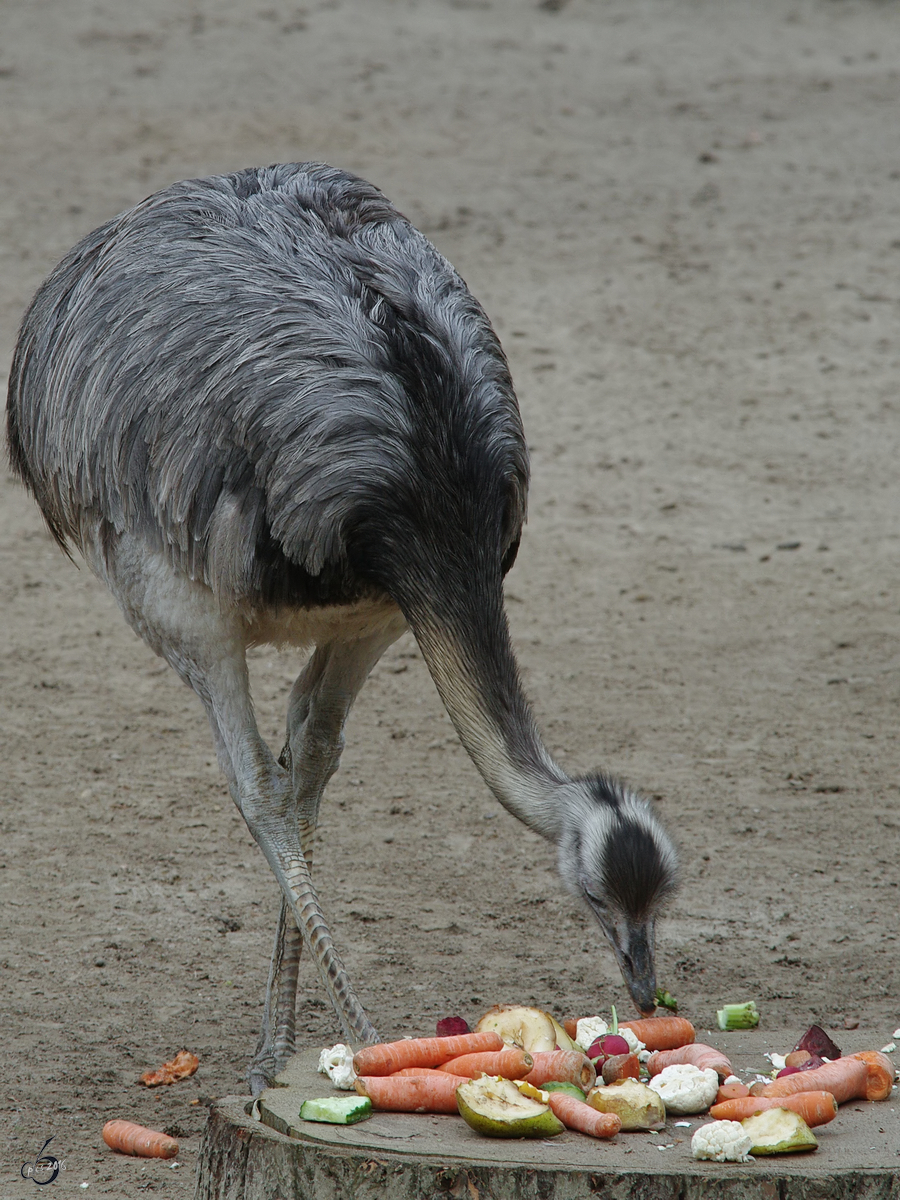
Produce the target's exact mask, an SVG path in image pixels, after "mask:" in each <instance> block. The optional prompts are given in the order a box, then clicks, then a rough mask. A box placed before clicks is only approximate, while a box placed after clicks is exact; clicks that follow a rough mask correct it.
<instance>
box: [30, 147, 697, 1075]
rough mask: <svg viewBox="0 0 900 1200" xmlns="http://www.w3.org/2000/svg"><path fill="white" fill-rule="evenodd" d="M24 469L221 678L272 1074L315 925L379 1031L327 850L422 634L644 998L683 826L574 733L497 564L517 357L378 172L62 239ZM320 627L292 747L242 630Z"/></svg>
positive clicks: (366, 1030)
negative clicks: (394, 668)
mask: <svg viewBox="0 0 900 1200" xmlns="http://www.w3.org/2000/svg"><path fill="white" fill-rule="evenodd" d="M8 435H9V447H10V457H11V462H12V465H13V467H14V469H15V470H16V471H17V472H18V473H19V475H20V476H21V477H22V478H23V479H24V480H25V482H26V484H27V485H28V486H29V487H30V488H31V490H32V492H33V493H34V495H35V497H36V499H37V501H38V503H39V505H40V507H41V509H42V511H43V513H44V516H45V518H46V520H47V523H48V525H49V527H50V529H51V531H52V532H53V534H54V536H55V537H56V539H57V540H58V541H59V543H60V544H61V545H62V546H63V547H65V548H66V549H68V547H69V546H70V545H74V546H76V547H78V549H80V550H81V552H82V553H83V554H84V555H85V557H86V559H87V561H88V562H89V563H90V565H91V567H92V568H93V569H94V570H95V571H96V572H97V574H98V575H100V577H101V578H102V579H104V581H105V582H106V583H107V584H108V585H109V587H110V588H111V590H112V591H113V593H114V594H115V595H116V597H117V599H118V601H119V603H120V605H121V607H122V609H123V611H124V613H125V615H126V617H127V619H128V620H129V621H130V622H131V624H132V625H133V627H134V628H135V629H136V630H137V631H138V632H139V633H140V634H141V636H142V637H144V638H145V639H146V640H147V642H148V643H149V644H150V645H151V646H152V647H153V648H154V649H155V650H156V651H157V652H158V653H160V654H162V655H164V656H165V658H166V659H167V660H168V661H169V662H170V663H171V665H172V666H173V667H174V668H175V669H176V670H177V671H178V672H179V674H180V675H181V677H182V678H183V679H184V680H185V682H187V683H189V684H190V685H191V686H192V687H193V688H194V689H195V690H196V691H197V693H198V695H199V696H200V697H201V699H202V700H203V702H204V705H205V706H206V709H207V713H208V715H209V719H210V723H211V726H212V731H213V737H214V740H215V743H216V748H217V752H218V755H219V761H220V763H221V765H222V768H223V770H224V771H225V774H226V776H227V778H228V780H229V785H230V787H231V791H232V794H233V796H234V799H235V801H236V803H237V804H238V806H239V808H240V809H241V812H242V813H243V815H244V817H245V819H246V820H247V824H248V826H249V828H250V830H251V832H252V833H253V835H254V837H255V838H256V840H257V841H258V843H259V845H260V847H261V849H262V850H263V852H264V854H265V855H266V857H267V859H268V861H269V863H270V865H271V866H272V869H273V871H274V873H275V875H276V877H277V879H278V881H279V883H280V885H281V888H282V894H283V907H282V915H281V919H280V922H279V931H278V934H277V937H276V947H275V953H274V955H273V966H272V971H271V972H270V979H269V987H268V991H267V1003H266V1018H265V1021H264V1027H263V1033H262V1036H261V1040H260V1046H259V1047H258V1050H257V1055H256V1058H255V1060H254V1066H253V1068H252V1070H251V1079H252V1083H253V1086H254V1088H258V1087H259V1086H262V1083H263V1082H264V1081H265V1080H266V1079H267V1078H269V1077H270V1076H271V1074H272V1072H273V1070H274V1069H277V1067H278V1066H279V1065H280V1063H281V1062H282V1061H283V1059H284V1057H285V1056H286V1054H287V1053H289V1052H290V1049H291V1048H292V1046H293V1009H294V992H295V988H296V964H297V956H298V955H299V949H300V944H301V943H300V934H298V932H297V928H299V930H300V931H301V933H302V937H303V938H304V939H305V941H306V942H307V943H308V945H309V946H310V949H311V951H312V953H313V955H314V957H315V959H316V962H317V965H318V967H319V970H320V974H321V976H322V979H323V981H324V982H325V985H326V988H327V989H328V992H329V995H330V996H331V999H332V1002H333V1003H334V1005H335V1008H336V1011H337V1012H338V1015H339V1017H340V1019H341V1021H342V1024H343V1026H344V1029H345V1032H346V1033H347V1035H348V1036H350V1037H354V1038H357V1039H367V1038H372V1037H374V1036H375V1031H374V1030H373V1029H372V1027H371V1025H370V1024H369V1022H368V1019H367V1018H366V1016H365V1012H364V1010H363V1009H362V1006H361V1005H360V1004H359V1002H358V1001H357V1000H356V997H355V995H354V993H353V990H352V988H351V986H350V984H349V980H348V979H347V977H346V972H345V971H344V969H343V966H342V964H341V962H340V959H339V958H338V956H337V955H336V953H335V951H334V947H333V945H332V943H331V939H330V935H329V934H328V931H327V927H326V925H325V922H324V918H323V917H322V915H321V910H320V909H319V907H318V900H317V898H316V895H315V891H314V889H313V887H312V883H311V880H310V877H309V865H310V862H311V852H312V834H313V831H314V829H315V826H316V821H317V817H318V807H319V802H320V800H321V796H322V792H323V790H324V787H325V784H326V783H327V780H328V778H329V777H330V775H331V774H332V773H333V771H334V770H335V769H336V768H337V764H338V760H339V757H340V750H341V747H342V744H343V725H344V721H345V719H346V715H347V712H348V711H349V708H350V705H351V704H352V702H353V699H354V697H355V696H356V694H357V693H358V691H359V688H360V687H361V686H362V683H363V682H364V680H365V678H366V676H367V674H368V672H369V671H370V670H371V667H372V666H373V665H374V663H375V662H376V661H377V659H378V657H379V656H380V655H381V653H383V651H384V649H385V648H386V646H387V645H389V644H390V643H391V642H392V641H393V640H395V638H396V637H397V636H399V634H400V633H401V632H402V631H403V629H404V627H405V624H407V623H408V625H409V627H410V628H411V629H412V631H413V633H414V634H415V636H416V638H417V640H418V642H419V645H420V647H421V649H422V653H423V656H424V657H425V660H426V662H427V664H428V667H429V670H430V671H431V674H432V676H433V678H434V680H435V683H436V685H437V687H438V691H439V693H440V695H441V697H442V699H443V701H444V703H445V705H446V707H447V709H448V712H449V713H450V716H451V718H452V719H453V721H454V724H455V726H456V728H457V730H458V732H459V734H460V737H461V738H462V740H463V743H464V744H465V746H466V748H467V750H468V751H469V753H470V754H471V755H472V757H473V759H474V761H475V763H476V765H477V766H478V768H479V770H480V771H481V773H482V775H483V776H484V778H485V780H486V782H487V783H488V785H489V786H490V787H491V788H492V790H493V791H494V792H495V794H496V795H497V797H498V798H499V799H500V801H501V802H502V803H503V804H504V805H505V806H506V807H507V808H508V809H509V810H510V811H511V812H512V813H514V814H515V815H516V816H517V817H519V818H520V819H521V820H523V821H524V822H525V823H526V824H528V825H529V826H531V828H533V829H535V830H537V831H538V832H540V833H541V834H543V835H544V836H545V837H548V838H550V839H551V840H552V841H554V842H555V843H556V845H557V846H558V848H559V863H560V871H561V874H562V876H563V878H564V880H565V882H566V883H567V885H568V886H569V887H570V888H572V890H573V891H574V892H575V893H576V894H578V895H579V896H581V897H582V899H583V900H584V901H585V902H586V903H587V904H588V905H589V906H590V907H591V908H592V909H593V911H594V912H595V914H596V915H597V917H598V919H599V920H600V923H601V925H602V927H603V929H604V930H605V932H606V934H607V936H608V937H609V938H610V941H611V942H612V945H613V949H614V951H615V953H616V955H617V958H618V961H619V964H620V966H621V968H622V971H623V975H624V977H625V979H626V982H627V983H628V985H629V988H630V990H631V992H632V995H633V997H634V998H635V1001H636V1003H637V1004H638V1007H639V1008H641V1009H642V1010H643V1011H647V1010H649V1009H651V1008H652V1006H653V987H654V986H655V978H654V970H653V954H652V943H653V929H654V921H655V918H656V915H657V913H658V911H659V908H660V906H661V904H662V903H663V902H664V900H665V898H666V897H667V895H668V894H669V893H670V892H671V890H672V888H673V886H674V882H675V854H674V850H673V848H672V845H671V843H670V841H669V839H668V838H667V837H666V835H665V833H664V832H663V830H662V829H661V827H660V826H659V824H658V822H657V821H656V818H655V817H654V816H653V814H652V811H651V810H650V807H649V805H648V804H647V803H646V801H643V800H641V799H640V798H638V797H636V796H634V795H633V794H632V793H631V792H629V791H627V790H626V789H623V788H622V787H621V786H620V785H618V784H615V783H614V782H611V781H610V780H608V779H606V778H604V777H592V778H586V779H580V780H579V779H575V780H573V779H570V778H569V777H568V776H567V775H566V774H565V773H564V772H563V771H561V769H560V768H559V767H558V766H557V765H556V764H555V763H554V762H553V761H552V759H551V758H550V756H549V755H548V754H547V752H546V750H545V749H544V747H543V745H542V743H541V740H540V737H539V735H538V732H537V729H536V727H535V723H534V720H533V717H532V714H531V710H530V707H529V705H528V703H527V700H526V699H525V697H524V693H523V691H522V687H521V683H520V680H519V675H518V669H517V666H516V662H515V658H514V655H513V652H512V647H511V644H510V639H509V634H508V629H507V625H506V618H505V614H504V610H503V596H502V579H503V575H504V573H505V572H506V571H507V570H508V569H509V566H510V565H511V563H512V561H513V559H514V558H515V554H516V550H517V547H518V543H519V537H520V534H521V528H522V524H523V521H524V518H525V502H526V492H527V484H528V463H527V452H526V446H525V438H524V434H523V431H522V426H521V421H520V417H519V411H518V406H517V403H516V399H515V394H514V391H513V387H512V382H511V380H510V376H509V371H508V369H507V364H506V361H505V358H504V356H503V353H502V350H501V348H500V346H499V343H498V341H497V339H496V337H495V335H494V333H493V331H492V329H491V327H490V324H489V322H488V320H487V318H486V316H485V314H484V312H483V311H482V309H481V308H480V306H479V305H478V303H477V302H476V301H475V300H474V298H473V297H472V296H471V294H470V293H469V291H468V289H467V288H466V286H465V284H464V283H463V282H462V280H461V279H460V278H459V276H458V275H457V274H456V272H455V271H454V270H453V268H452V267H451V266H450V265H449V263H447V261H446V260H445V259H444V258H443V257H442V256H441V255H440V254H439V253H438V252H437V250H435V248H434V247H433V246H432V245H431V244H430V243H429V242H428V241H427V240H426V239H425V238H424V237H423V236H422V235H421V234H420V233H418V232H417V231H416V230H415V229H414V228H413V227H412V226H411V225H410V224H409V223H408V222H407V221H406V220H405V219H404V218H403V217H401V216H400V214H399V213H397V211H396V210H395V209H394V208H393V207H392V206H391V205H390V204H389V203H388V201H387V200H386V199H385V198H384V197H383V196H382V195H381V193H380V192H378V191H377V190H376V189H375V188H374V187H372V186H371V185H369V184H367V183H365V182H363V181H362V180H359V179H357V178H355V177H353V176H351V175H348V174H346V173H344V172H341V171H338V170H335V169H333V168H331V167H327V166H324V165H321V164H305V165H300V166H297V165H289V166H277V167H270V168H267V169H263V170H248V171H243V172H239V173H237V174H234V175H230V176H217V177H213V178H210V179H202V180H192V181H188V182H184V183H179V184H176V185H174V186H173V187H170V188H168V189H166V190H165V191H163V192H160V193H158V194H157V195H154V196H151V197H150V198H149V199H147V200H146V201H144V202H143V203H142V204H139V205H138V206H136V207H135V208H134V209H132V210H130V211H129V212H126V213H124V214H122V215H121V216H119V217H116V218H115V219H113V220H112V221H110V222H108V223H107V224H106V225H104V226H102V227H101V228H100V229H98V230H96V231H95V232H94V233H92V234H90V235H89V236H88V237H87V238H85V239H84V240H83V241H82V242H81V243H80V244H79V245H78V246H76V247H75V248H74V249H73V250H72V251H71V252H70V253H69V254H68V255H67V256H66V258H65V259H64V260H63V261H62V262H61V263H60V264H59V266H58V267H57V268H56V270H55V271H54V272H53V273H52V274H51V275H50V277H49V278H48V280H47V281H46V282H45V283H44V285H43V286H42V287H41V289H40V290H39V291H38V293H37V295H36V297H35V299H34V301H33V302H32V305H31V307H30V308H29V310H28V312H27V313H26V315H25V318H24V321H23V325H22V330H21V333H20V337H19V341H18V344H17V347H16V352H15V356H14V360H13V366H12V372H11V376H10V388H9V407H8ZM265 641H270V642H280V643H288V644H293V645H297V646H300V647H315V649H314V652H313V654H312V657H311V658H310V660H309V662H308V663H307V666H306V668H305V669H304V671H303V673H302V674H301V676H300V678H299V679H298V681H297V683H296V684H295V686H294V689H293V691H292V693H291V699H290V703H289V706H288V723H287V726H288V727H287V741H286V744H285V748H284V750H283V751H282V754H281V757H280V758H279V759H278V760H277V761H276V760H275V759H274V758H273V756H272V755H271V753H270V751H269V749H268V747H267V746H266V745H265V743H264V742H263V740H262V738H261V737H260V735H259V732H258V730H257V728H256V724H255V720H254V718H253V714H252V705H251V702H250V697H249V685H248V683H247V674H246V662H245V652H246V648H247V646H248V645H250V644H252V643H254V642H265Z"/></svg>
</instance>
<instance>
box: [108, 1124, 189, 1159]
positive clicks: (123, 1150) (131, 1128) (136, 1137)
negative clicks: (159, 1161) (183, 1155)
mask: <svg viewBox="0 0 900 1200" xmlns="http://www.w3.org/2000/svg"><path fill="white" fill-rule="evenodd" d="M103 1140H104V1142H106V1144H107V1146H109V1148H110V1150H118V1151H119V1153H120V1154H133V1155H135V1156H136V1157H137V1158H174V1157H175V1155H176V1154H177V1153H178V1143H177V1142H176V1141H175V1139H174V1138H171V1137H169V1135H168V1134H167V1133H159V1132H158V1131H157V1130H156V1129H147V1128H146V1127H145V1126H143V1125H135V1123H134V1121H107V1122H106V1124H105V1125H104V1126H103Z"/></svg>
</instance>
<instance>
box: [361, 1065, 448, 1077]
mask: <svg viewBox="0 0 900 1200" xmlns="http://www.w3.org/2000/svg"><path fill="white" fill-rule="evenodd" d="M445 1074H446V1072H445V1071H442V1070H441V1069H440V1067H401V1069H400V1070H399V1071H395V1072H394V1073H393V1075H388V1076H381V1075H379V1076H378V1078H379V1079H382V1078H387V1079H396V1077H397V1076H398V1075H399V1076H401V1077H404V1076H407V1075H445Z"/></svg>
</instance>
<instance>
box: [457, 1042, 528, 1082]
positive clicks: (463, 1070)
mask: <svg viewBox="0 0 900 1200" xmlns="http://www.w3.org/2000/svg"><path fill="white" fill-rule="evenodd" d="M533 1066H534V1059H533V1058H532V1057H531V1055H530V1054H529V1053H528V1052H527V1051H525V1050H520V1049H519V1047H518V1046H507V1047H506V1049H505V1050H484V1051H482V1053H481V1054H461V1055H460V1056H459V1058H451V1059H450V1061H449V1062H446V1063H444V1065H443V1066H442V1067H439V1068H438V1070H439V1071H443V1072H446V1073H447V1074H448V1075H462V1076H463V1077H464V1078H466V1079H477V1078H478V1077H479V1075H502V1077H503V1078H504V1079H524V1078H525V1076H526V1075H527V1074H528V1072H529V1071H530V1070H531V1069H532V1067H533Z"/></svg>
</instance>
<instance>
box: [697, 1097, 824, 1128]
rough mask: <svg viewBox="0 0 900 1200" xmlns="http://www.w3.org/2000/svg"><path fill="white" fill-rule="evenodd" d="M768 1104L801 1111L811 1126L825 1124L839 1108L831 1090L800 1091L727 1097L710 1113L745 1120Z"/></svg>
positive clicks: (728, 1119) (721, 1117) (797, 1111)
mask: <svg viewBox="0 0 900 1200" xmlns="http://www.w3.org/2000/svg"><path fill="white" fill-rule="evenodd" d="M767 1108H787V1109H789V1110H790V1111H791V1112H795V1113H799V1114H800V1116H801V1117H802V1118H803V1120H804V1121H805V1122H806V1123H807V1125H808V1126H809V1127H810V1129H812V1128H813V1127H814V1126H816V1125H826V1124H827V1123H828V1122H829V1121H831V1120H833V1119H834V1115H835V1113H836V1112H837V1110H838V1106H837V1100H835V1098H834V1096H832V1094H831V1092H797V1094H796V1095H795V1096H740V1097H738V1098H737V1099H735V1100H724V1101H723V1102H722V1103H721V1104H714V1105H713V1106H712V1108H711V1109H710V1110H709V1115H710V1116H711V1117H712V1119H713V1120H714V1121H743V1119H744V1117H752V1116H753V1114H754V1113H758V1112H764V1111H765V1110H766V1109H767Z"/></svg>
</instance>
